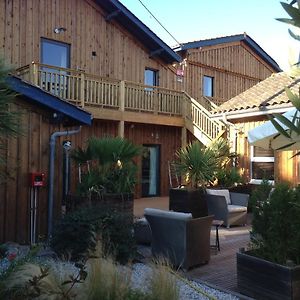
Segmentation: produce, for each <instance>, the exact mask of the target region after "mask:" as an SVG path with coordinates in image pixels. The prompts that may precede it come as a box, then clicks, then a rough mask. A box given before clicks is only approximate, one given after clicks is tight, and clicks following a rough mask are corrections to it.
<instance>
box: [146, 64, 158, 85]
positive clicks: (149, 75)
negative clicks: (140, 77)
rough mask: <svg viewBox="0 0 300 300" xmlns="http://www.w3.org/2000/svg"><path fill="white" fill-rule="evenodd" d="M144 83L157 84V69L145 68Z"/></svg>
mask: <svg viewBox="0 0 300 300" xmlns="http://www.w3.org/2000/svg"><path fill="white" fill-rule="evenodd" d="M144 83H145V85H150V86H158V71H157V70H153V69H148V68H146V69H145V74H144Z"/></svg>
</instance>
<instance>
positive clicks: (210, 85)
mask: <svg viewBox="0 0 300 300" xmlns="http://www.w3.org/2000/svg"><path fill="white" fill-rule="evenodd" d="M203 96H205V97H213V96H214V78H213V77H210V76H206V75H204V76H203Z"/></svg>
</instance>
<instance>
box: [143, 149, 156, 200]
mask: <svg viewBox="0 0 300 300" xmlns="http://www.w3.org/2000/svg"><path fill="white" fill-rule="evenodd" d="M159 184H160V146H159V145H144V151H143V158H142V196H143V197H150V196H158V195H159V193H160V185H159Z"/></svg>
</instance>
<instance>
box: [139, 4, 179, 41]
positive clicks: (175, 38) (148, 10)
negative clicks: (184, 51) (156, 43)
mask: <svg viewBox="0 0 300 300" xmlns="http://www.w3.org/2000/svg"><path fill="white" fill-rule="evenodd" d="M138 1H139V2H140V3H141V4H142V5H143V7H144V8H145V9H146V10H147V11H148V13H149V14H150V15H151V16H152V17H153V18H154V19H155V21H156V22H157V23H158V24H159V25H160V26H161V27H162V28H163V29H164V30H165V31H166V32H167V33H168V34H169V35H170V37H172V39H173V40H174V41H175V42H176V43H177V44H178V45H180V44H181V43H180V42H178V40H177V39H176V38H175V37H174V36H173V35H172V34H171V33H170V32H169V31H168V30H167V28H166V27H165V26H164V25H163V24H162V23H161V22H160V21H159V20H158V19H157V18H156V17H155V16H154V15H153V13H152V12H151V11H150V10H149V9H148V8H147V7H146V5H145V4H144V3H143V2H142V0H138Z"/></svg>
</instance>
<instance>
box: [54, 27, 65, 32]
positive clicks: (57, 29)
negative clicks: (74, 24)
mask: <svg viewBox="0 0 300 300" xmlns="http://www.w3.org/2000/svg"><path fill="white" fill-rule="evenodd" d="M53 31H54V33H62V32H65V31H67V29H66V28H65V27H55V28H54V30H53Z"/></svg>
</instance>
